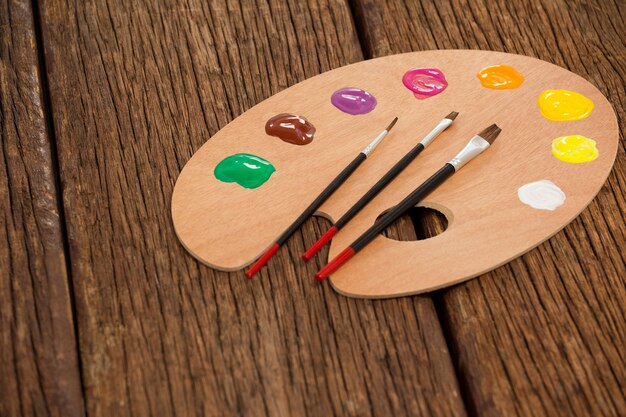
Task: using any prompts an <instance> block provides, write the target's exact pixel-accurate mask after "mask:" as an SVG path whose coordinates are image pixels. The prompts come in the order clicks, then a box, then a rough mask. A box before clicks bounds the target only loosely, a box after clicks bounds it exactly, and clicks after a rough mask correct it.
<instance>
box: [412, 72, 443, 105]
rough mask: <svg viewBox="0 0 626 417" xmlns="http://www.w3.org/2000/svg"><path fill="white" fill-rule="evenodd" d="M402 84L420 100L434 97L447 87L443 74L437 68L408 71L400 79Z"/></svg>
mask: <svg viewBox="0 0 626 417" xmlns="http://www.w3.org/2000/svg"><path fill="white" fill-rule="evenodd" d="M402 83H403V84H404V86H405V87H406V88H408V89H409V90H411V91H412V92H413V95H414V96H415V97H416V98H418V99H420V100H424V99H427V98H428V97H432V96H436V95H437V94H439V93H441V92H442V91H443V90H445V89H446V87H447V86H448V82H447V81H446V77H444V75H443V72H441V71H440V70H438V69H437V68H415V69H412V70H409V71H407V72H406V73H405V74H404V76H403V77H402Z"/></svg>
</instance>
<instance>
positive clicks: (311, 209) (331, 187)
mask: <svg viewBox="0 0 626 417" xmlns="http://www.w3.org/2000/svg"><path fill="white" fill-rule="evenodd" d="M397 121H398V118H397V117H396V118H395V119H393V121H392V122H391V123H390V124H389V126H387V128H385V130H383V131H382V132H380V133H379V134H378V136H376V137H375V138H374V140H372V142H371V143H370V144H369V145H367V146H366V147H365V149H363V150H362V151H361V152H359V154H358V155H357V156H356V158H354V160H353V161H352V162H350V163H349V164H348V166H347V167H345V168H344V169H343V171H341V172H340V173H339V175H337V176H336V177H335V179H334V180H332V181H331V183H330V184H328V186H327V187H326V188H325V189H324V191H322V192H321V193H320V195H318V196H317V198H316V199H315V200H313V202H312V203H311V204H310V205H309V206H308V207H307V208H306V209H305V210H304V211H303V212H302V214H301V215H300V216H299V217H298V218H297V219H296V220H295V221H294V222H293V223H292V224H291V226H289V227H288V228H287V230H285V231H284V232H283V234H282V235H280V237H279V238H278V239H277V240H276V242H274V244H273V245H272V246H270V248H269V249H268V250H267V251H266V252H265V253H264V254H263V256H261V257H260V258H259V260H258V261H256V263H255V264H254V265H252V267H251V268H250V269H249V270H248V271H247V272H246V276H247V277H248V278H252V277H253V276H254V274H256V273H257V272H258V271H259V269H261V267H263V265H265V264H266V263H267V261H269V260H270V258H271V257H272V256H274V254H275V253H276V252H277V251H278V248H280V246H281V245H282V244H284V243H285V242H286V241H287V239H289V237H290V236H291V235H293V234H294V233H295V231H296V230H298V228H299V227H300V226H302V223H304V222H305V220H306V219H308V218H309V217H310V216H311V215H312V214H313V213H315V211H316V210H317V209H318V208H319V207H320V206H321V205H322V204H323V203H324V201H326V200H327V199H328V197H330V196H331V195H332V194H333V193H334V192H335V191H336V190H337V188H339V187H340V186H341V184H343V183H344V181H345V180H347V179H348V177H349V176H350V175H351V174H352V173H353V172H354V171H356V169H357V168H358V167H359V165H361V163H363V161H365V159H366V158H367V156H368V155H369V154H370V153H371V152H372V151H373V150H374V149H375V148H376V146H378V144H379V143H380V141H382V140H383V139H384V137H385V136H387V133H389V131H390V130H391V128H392V127H393V126H394V125H395V124H396V122H397Z"/></svg>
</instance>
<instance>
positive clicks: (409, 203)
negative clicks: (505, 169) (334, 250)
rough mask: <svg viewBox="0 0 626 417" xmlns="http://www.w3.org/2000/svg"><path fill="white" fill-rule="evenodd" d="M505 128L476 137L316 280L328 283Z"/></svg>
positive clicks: (493, 127) (492, 128) (340, 254)
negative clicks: (344, 265)
mask: <svg viewBox="0 0 626 417" xmlns="http://www.w3.org/2000/svg"><path fill="white" fill-rule="evenodd" d="M500 131H501V129H500V128H499V127H498V126H497V125H495V124H493V125H491V126H489V127H488V128H486V129H485V130H483V131H482V132H480V133H479V134H478V135H476V136H474V137H473V138H472V139H470V141H469V142H468V144H467V145H466V146H465V147H464V148H463V150H461V152H459V153H458V154H457V155H456V156H455V157H454V158H452V159H451V160H450V162H448V163H447V164H445V165H444V166H443V167H442V168H441V169H440V170H439V171H437V172H436V173H435V174H433V175H432V176H431V177H430V178H429V179H427V180H426V181H425V182H424V183H423V184H422V185H420V186H419V187H417V188H416V189H415V190H414V191H413V192H412V193H411V194H409V195H408V196H407V197H406V198H405V199H404V200H402V201H401V202H400V203H398V204H397V205H396V206H395V207H393V208H392V209H391V210H390V211H389V212H388V213H387V214H385V215H384V216H383V217H382V218H380V220H378V221H377V222H376V223H374V225H373V226H372V227H370V228H369V229H368V230H367V231H366V232H365V233H363V234H362V235H361V236H360V237H359V238H358V239H357V240H355V241H354V242H352V244H351V245H350V246H348V247H347V248H346V249H344V250H343V251H342V252H341V253H339V255H337V256H336V257H335V258H334V259H333V260H332V261H330V262H329V263H328V264H327V265H326V266H325V267H324V268H322V269H321V270H320V271H319V272H318V273H317V274H315V279H316V280H318V281H320V282H321V281H324V280H325V279H326V278H328V276H329V275H330V274H332V273H333V272H335V271H336V270H337V269H339V267H341V265H343V264H345V263H346V262H348V260H349V259H350V258H352V257H353V256H354V254H355V253H357V252H358V251H360V250H361V249H363V248H364V247H365V246H367V245H368V244H369V243H370V242H371V241H372V240H374V238H376V237H377V236H378V235H379V234H380V232H382V231H383V230H385V228H386V227H387V226H389V225H390V224H391V223H393V222H394V221H395V220H396V219H397V218H398V217H400V216H401V215H402V214H404V213H406V211H407V210H409V209H410V208H411V207H414V206H415V205H416V204H417V203H419V202H420V201H421V200H423V199H424V198H425V197H426V196H427V195H428V194H430V193H431V192H432V191H433V190H434V189H435V188H437V187H438V186H439V185H441V184H443V182H444V181H445V180H447V179H448V178H450V176H451V175H452V174H454V173H455V172H457V171H458V170H459V169H461V167H463V165H465V164H466V163H468V162H469V161H471V160H472V159H474V158H475V157H476V156H478V155H479V154H481V153H482V152H484V151H485V150H487V149H488V148H489V146H491V144H492V143H493V141H494V140H496V137H498V135H499V134H500Z"/></svg>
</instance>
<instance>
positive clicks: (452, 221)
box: [172, 50, 618, 298]
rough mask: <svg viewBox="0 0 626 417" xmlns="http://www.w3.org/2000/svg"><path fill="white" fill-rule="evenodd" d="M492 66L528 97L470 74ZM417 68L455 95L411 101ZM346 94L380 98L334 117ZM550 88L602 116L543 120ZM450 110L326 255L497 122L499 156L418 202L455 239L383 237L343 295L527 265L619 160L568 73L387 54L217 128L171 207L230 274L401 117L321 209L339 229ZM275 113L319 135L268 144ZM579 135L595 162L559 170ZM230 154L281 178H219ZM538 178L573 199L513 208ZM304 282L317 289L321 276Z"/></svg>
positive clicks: (546, 66)
mask: <svg viewBox="0 0 626 417" xmlns="http://www.w3.org/2000/svg"><path fill="white" fill-rule="evenodd" d="M497 64H507V65H510V66H513V67H514V68H516V69H517V70H518V71H519V72H520V73H521V74H523V76H524V77H525V79H526V80H525V82H524V83H523V84H522V86H521V87H519V88H517V89H514V90H492V89H487V88H485V87H483V86H482V85H481V84H480V82H479V80H478V79H477V77H476V73H477V72H478V71H480V70H481V69H482V68H484V67H485V66H489V65H497ZM418 67H435V68H439V69H440V70H441V71H442V72H443V73H444V74H445V76H446V79H447V81H448V83H449V86H448V88H447V89H446V90H445V91H444V92H443V93H441V94H439V95H437V96H434V97H431V98H429V99H426V100H418V99H416V98H415V97H414V96H413V94H412V93H411V92H410V91H409V90H408V89H406V88H405V87H404V85H403V84H402V81H401V80H402V76H403V74H404V73H405V72H406V71H407V70H409V69H411V68H418ZM342 87H358V88H362V89H365V90H367V91H369V92H370V93H372V94H373V95H374V96H375V97H376V99H377V100H378V105H377V107H376V109H375V110H374V111H372V112H371V113H369V114H366V115H359V116H352V115H349V114H345V113H343V112H341V111H339V110H338V109H337V108H335V107H334V106H333V105H332V104H331V103H330V96H331V94H332V93H333V92H334V91H336V90H337V89H339V88H342ZM547 89H567V90H573V91H577V92H579V93H581V94H584V95H585V96H587V97H588V98H590V99H591V100H592V101H593V102H594V104H595V108H594V110H593V112H592V113H591V115H590V116H589V117H588V118H586V119H584V120H580V121H573V122H555V121H550V120H547V119H545V118H544V117H542V116H541V114H540V111H539V107H538V105H537V98H538V96H539V94H540V93H541V92H543V91H545V90H547ZM451 111H458V112H459V113H460V114H459V116H458V118H457V119H456V121H455V123H454V124H453V125H452V127H451V128H449V129H448V130H447V131H446V132H444V133H443V134H442V135H441V136H440V137H439V138H438V139H437V140H436V141H435V142H434V143H433V144H432V145H431V146H429V147H428V148H427V149H426V150H425V151H424V152H423V153H422V154H421V155H420V156H419V157H418V158H417V159H416V160H415V161H414V162H413V163H412V164H411V165H410V166H409V167H408V168H407V169H405V170H404V172H402V173H401V174H400V175H399V176H398V178H396V180H395V181H394V182H393V183H391V184H390V185H389V186H388V187H387V188H386V189H385V190H383V191H382V192H381V193H380V194H379V195H378V196H377V197H376V198H375V199H374V200H373V201H372V202H371V203H370V204H369V205H368V206H367V207H366V208H365V209H363V211H362V212H361V213H359V215H358V216H357V217H355V218H354V219H353V220H352V221H351V222H350V223H349V224H348V225H347V226H346V227H345V228H344V229H342V231H341V232H340V233H339V234H337V235H336V236H335V238H334V240H333V241H332V244H331V247H330V257H331V258H332V257H334V256H335V255H337V253H338V252H339V251H341V250H342V249H343V248H344V247H346V246H347V245H348V244H350V243H351V242H352V241H353V240H354V239H355V238H356V237H357V236H358V235H360V234H361V233H362V232H363V231H364V230H366V229H367V228H368V227H369V226H370V225H372V224H373V222H374V221H375V219H376V218H377V217H378V216H379V215H380V214H382V213H383V212H385V211H386V210H387V209H389V208H390V207H392V206H393V205H394V204H396V203H397V202H399V201H400V200H401V199H402V198H403V197H404V196H406V195H407V194H408V193H409V192H410V191H412V190H413V189H414V188H415V187H417V186H418V185H419V184H420V183H421V182H422V181H423V180H424V179H426V178H427V177H428V176H430V175H431V174H432V173H433V172H434V171H435V170H436V169H438V168H440V167H441V165H442V164H444V163H445V162H447V161H448V160H449V159H450V158H451V157H452V156H453V155H454V154H456V153H457V152H458V151H459V150H460V149H461V148H462V147H463V146H464V145H465V143H467V141H468V140H469V138H470V137H472V136H473V135H475V134H476V133H477V132H479V131H480V130H482V129H483V128H485V127H487V126H488V125H490V124H492V123H497V124H498V125H499V126H500V127H501V128H502V133H501V134H500V136H499V137H498V139H497V140H496V142H495V143H494V145H493V146H492V147H491V148H490V149H489V150H488V151H486V152H485V153H484V154H482V155H480V156H479V157H478V158H477V159H476V160H475V161H472V162H471V163H470V164H468V165H467V166H466V167H464V168H463V169H462V170H461V171H459V172H458V173H457V174H455V175H454V176H453V177H452V178H451V179H450V180H448V181H447V182H446V183H444V184H443V185H442V186H441V187H440V188H438V189H437V190H436V191H435V192H433V193H432V194H431V195H430V196H429V197H428V198H427V200H426V201H424V202H423V203H422V204H420V205H423V206H426V207H431V208H434V209H437V210H439V211H441V212H442V213H444V214H445V215H446V217H447V218H448V228H447V230H446V231H445V232H443V233H441V234H440V235H438V236H436V237H433V238H430V239H426V240H421V241H416V242H399V241H394V240H390V239H387V238H385V237H383V236H380V237H378V238H377V239H375V240H374V241H373V242H372V243H371V244H370V245H369V246H368V247H366V248H365V249H364V250H363V251H361V252H359V253H358V254H357V255H356V256H355V257H354V258H353V259H352V260H351V261H350V262H348V263H347V264H346V265H345V266H344V267H343V268H341V269H340V270H338V271H337V272H336V273H335V274H334V275H333V276H332V277H331V281H332V285H333V286H334V288H335V289H336V290H337V291H339V292H340V293H342V294H345V295H348V296H354V297H376V298H382V297H394V296H402V295H408V294H416V293H420V292H425V291H429V290H434V289H437V288H441V287H445V286H448V285H452V284H455V283H458V282H461V281H464V280H467V279H470V278H472V277H475V276H477V275H480V274H482V273H485V272H487V271H489V270H491V269H494V268H496V267H498V266H500V265H502V264H504V263H506V262H508V261H510V260H511V259H513V258H515V257H517V256H520V255H521V254H523V253H525V252H527V251H529V250H530V249H532V248H533V247H535V246H537V245H539V244H540V243H542V242H543V241H545V240H546V239H548V238H549V237H550V236H552V235H554V234H555V233H556V232H558V231H559V230H560V229H562V228H563V227H564V226H565V225H567V224H568V223H569V222H570V221H572V220H573V219H574V218H575V217H576V216H577V215H578V214H579V213H580V212H581V211H582V210H583V209H584V208H585V207H586V206H587V205H588V204H589V202H590V201H591V200H592V199H593V197H594V196H595V195H596V194H597V193H598V191H599V190H600V188H601V187H602V185H603V183H604V181H605V179H606V177H607V176H608V174H609V172H610V170H611V167H612V165H613V162H614V159H615V154H616V152H617V146H618V125H617V119H616V117H615V114H614V112H613V110H612V108H611V106H610V104H609V102H608V101H607V100H606V99H605V98H604V96H603V95H602V94H601V93H600V92H599V91H598V90H597V89H596V88H595V87H594V86H593V85H591V84H590V83H589V82H587V81H586V80H584V79H583V78H581V77H579V76H577V75H575V74H573V73H571V72H569V71H567V70H565V69H563V68H560V67H558V66H555V65H552V64H550V63H547V62H544V61H541V60H537V59H534V58H529V57H525V56H520V55H512V54H505V53H500V52H489V51H475V50H443V51H426V52H415V53H408V54H402V55H394V56H388V57H384V58H379V59H374V60H370V61H364V62H360V63H357V64H353V65H349V66H346V67H342V68H338V69H336V70H333V71H330V72H327V73H324V74H321V75H319V76H316V77H313V78H311V79H309V80H306V81H304V82H302V83H299V84H297V85H295V86H293V87H291V88H289V89H287V90H285V91H283V92H281V93H279V94H276V95H275V96H273V97H271V98H269V99H268V100H265V101H263V102H262V103H260V104H258V105H256V106H255V107H253V108H252V109H250V110H249V111H247V112H246V113H244V114H242V115H241V116H240V117H238V118H237V119H236V120H234V121H233V122H231V123H230V124H228V125H227V126H225V127H224V128H223V129H222V130H220V131H219V132H218V133H217V134H216V135H215V136H213V137H212V138H211V139H210V140H209V141H207V143H206V144H204V146H202V147H201V148H200V149H199V150H198V152H196V154H195V155H194V156H193V157H192V158H191V160H190V161H189V162H188V163H187V165H186V166H185V167H184V169H183V171H182V172H181V174H180V177H179V178H178V181H177V183H176V187H175V189H174V194H173V196H172V217H173V221H174V227H175V229H176V232H177V234H178V236H179V238H180V240H181V242H182V243H183V245H184V246H185V247H186V248H187V249H188V250H189V251H190V252H191V253H192V254H193V255H194V256H195V257H196V258H197V259H199V260H200V261H202V262H203V263H205V264H207V265H209V266H211V267H213V268H217V269H220V270H226V271H232V270H238V269H241V268H244V267H245V266H247V265H249V264H251V263H252V262H253V261H254V260H255V259H256V258H257V257H258V256H260V255H261V253H262V252H264V251H265V250H266V249H267V248H268V247H269V246H270V245H271V244H272V243H273V242H274V240H275V239H276V238H277V237H278V236H279V235H280V233H281V232H282V231H283V230H284V229H285V228H286V227H287V226H288V225H289V224H290V223H291V222H292V221H293V220H294V219H295V218H296V217H297V216H298V214H300V212H302V210H303V209H304V208H305V207H306V206H307V205H308V204H309V203H310V202H311V201H312V200H313V199H314V198H315V196H316V195H317V194H318V193H319V192H320V191H321V190H322V189H323V188H324V187H325V186H326V185H327V184H328V183H329V182H330V181H331V180H332V178H334V176H335V175H336V174H337V173H338V172H339V171H340V170H341V169H342V168H343V167H344V166H345V165H346V164H347V163H348V162H350V161H351V160H352V158H354V156H355V155H356V154H357V153H358V152H359V151H360V150H361V149H363V147H364V146H365V145H366V144H368V143H369V142H370V140H371V139H372V138H373V137H374V136H375V135H376V134H378V133H379V132H380V131H381V130H382V129H383V128H384V127H385V126H386V125H387V124H388V123H389V122H390V121H391V119H393V117H395V116H398V117H399V121H398V123H397V125H396V126H395V127H394V129H393V131H392V132H391V133H390V134H389V135H388V136H387V138H386V139H385V140H384V141H383V142H382V144H381V145H380V146H379V147H378V148H377V149H376V151H375V152H373V153H372V154H371V155H370V157H369V158H368V159H367V160H366V161H365V162H364V163H363V165H362V166H361V167H360V168H359V169H358V170H357V171H356V172H355V173H354V175H353V176H352V177H351V178H349V179H348V180H347V181H346V183H345V184H344V185H343V186H342V187H341V188H340V189H339V190H338V191H337V192H336V193H335V194H334V195H333V196H332V197H331V198H330V199H329V200H328V201H327V202H326V203H325V204H324V205H323V206H322V207H321V208H320V210H319V213H318V214H319V215H321V216H324V217H327V218H328V219H330V220H331V221H333V220H336V219H338V218H339V217H340V216H341V215H342V214H343V213H344V212H345V211H346V210H347V209H348V208H349V207H350V206H351V205H352V204H353V203H354V202H355V201H356V200H357V199H358V198H359V197H360V196H361V195H362V194H363V193H365V192H366V191H367V190H368V189H369V188H370V187H371V186H372V185H373V184H374V182H376V181H377V180H378V179H379V178H380V177H381V176H382V175H383V174H384V173H385V172H386V171H387V170H388V169H389V168H390V167H391V166H392V165H393V164H394V163H395V162H396V161H397V160H398V159H399V158H400V157H402V156H403V155H404V154H405V153H406V152H407V151H408V150H409V149H410V148H411V147H413V146H414V145H415V144H416V143H417V142H418V141H419V140H421V138H422V137H423V136H424V135H425V134H426V133H427V132H429V131H430V129H432V127H434V126H435V125H436V124H437V122H439V120H441V119H442V118H443V117H444V116H445V115H446V114H448V113H450V112H451ZM278 113H296V114H299V115H302V116H305V117H306V118H307V119H308V120H310V121H311V122H312V123H313V124H314V125H315V127H316V128H317V132H316V135H315V139H314V140H313V142H312V143H311V144H309V145H306V146H295V145H292V144H288V143H285V142H282V141H281V140H279V139H278V138H275V137H270V136H267V135H266V134H265V132H264V126H265V122H266V121H267V120H268V119H269V118H270V117H272V116H274V115H276V114H278ZM571 134H581V135H584V136H587V137H589V138H592V139H594V140H596V141H597V146H598V149H599V151H600V156H599V157H598V159H596V160H595V161H593V162H589V163H585V164H577V165H574V164H568V163H565V162H562V161H559V160H557V159H556V158H555V157H554V156H553V155H552V154H551V142H552V140H553V139H554V138H556V137H559V136H564V135H571ZM235 153H251V154H254V155H258V156H261V157H263V158H265V159H267V160H269V161H270V162H271V163H272V164H273V165H274V166H275V167H276V172H275V173H274V174H273V175H272V177H271V178H270V179H269V180H268V181H267V182H266V183H265V184H263V185H262V186H261V187H259V188H256V189H246V188H243V187H241V186H239V185H237V184H234V183H224V182H220V181H218V180H217V179H215V177H214V175H213V169H214V168H215V166H216V165H217V164H218V163H219V162H220V161H221V160H222V159H223V158H225V157H227V156H229V155H233V154H235ZM542 179H548V180H551V181H553V182H554V183H556V184H557V185H558V186H559V187H560V188H561V190H563V192H564V193H565V195H566V197H567V198H566V201H565V204H564V205H563V206H561V207H559V208H557V209H556V210H555V211H545V210H536V209H533V208H531V207H529V206H527V205H525V204H522V203H521V202H520V200H519V199H518V196H517V189H518V188H519V187H520V186H522V185H523V184H526V183H529V182H533V181H537V180H542ZM318 256H319V255H318ZM557 261H558V260H557ZM270 262H276V260H271V261H270ZM254 279H263V278H260V277H258V276H257V277H256V278H254ZM270 279H281V277H270ZM302 279H310V280H311V282H313V277H302ZM251 285H254V281H252V282H251Z"/></svg>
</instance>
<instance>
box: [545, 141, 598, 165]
mask: <svg viewBox="0 0 626 417" xmlns="http://www.w3.org/2000/svg"><path fill="white" fill-rule="evenodd" d="M552 155H554V156H556V157H557V158H558V159H560V160H561V161H563V162H569V163H570V164H582V163H584V162H590V161H593V160H594V159H596V158H597V157H598V148H596V141H595V140H593V139H589V138H586V137H584V136H582V135H570V136H561V137H559V138H556V139H554V140H553V141H552Z"/></svg>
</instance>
